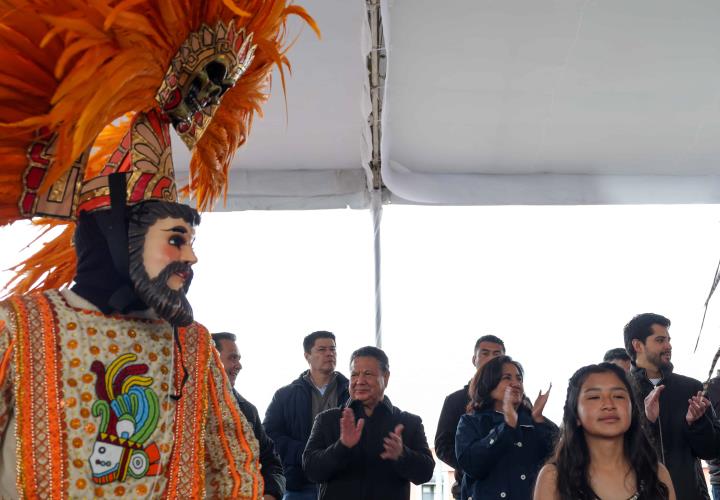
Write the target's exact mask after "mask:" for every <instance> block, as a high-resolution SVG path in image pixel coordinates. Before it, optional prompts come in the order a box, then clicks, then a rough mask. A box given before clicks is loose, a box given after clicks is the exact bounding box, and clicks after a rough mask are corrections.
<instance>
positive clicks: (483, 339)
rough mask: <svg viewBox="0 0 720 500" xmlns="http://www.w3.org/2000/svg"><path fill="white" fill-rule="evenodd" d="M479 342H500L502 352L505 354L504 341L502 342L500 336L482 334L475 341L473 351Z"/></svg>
mask: <svg viewBox="0 0 720 500" xmlns="http://www.w3.org/2000/svg"><path fill="white" fill-rule="evenodd" d="M481 342H492V343H493V344H500V345H501V346H502V350H503V354H505V342H503V341H502V339H501V338H500V337H496V336H495V335H483V336H482V337H480V338H479V339H477V340H476V341H475V349H474V350H473V352H475V351H477V350H478V347H480V343H481Z"/></svg>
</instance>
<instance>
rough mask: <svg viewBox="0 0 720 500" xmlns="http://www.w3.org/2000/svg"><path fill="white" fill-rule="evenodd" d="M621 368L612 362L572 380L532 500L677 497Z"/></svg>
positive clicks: (671, 499)
mask: <svg viewBox="0 0 720 500" xmlns="http://www.w3.org/2000/svg"><path fill="white" fill-rule="evenodd" d="M639 412H640V410H639V407H638V406H637V405H636V401H635V396H634V395H633V391H632V389H631V387H630V383H629V382H628V379H627V377H626V375H625V372H624V371H623V370H622V369H621V368H619V367H618V366H615V365H613V364H611V363H600V364H599V365H589V366H584V367H582V368H580V369H579V370H578V371H576V372H575V374H574V375H573V376H572V377H571V378H570V383H569V385H568V392H567V399H566V400H565V409H564V413H563V425H562V431H561V433H560V440H559V442H558V444H557V447H556V450H555V454H554V456H553V458H552V459H551V460H550V461H549V463H548V464H547V465H545V466H544V467H543V468H542V470H541V471H540V474H539V476H538V481H537V485H536V487H535V497H534V498H535V500H616V499H623V500H624V499H628V500H675V491H674V490H673V485H672V481H671V480H670V474H669V473H668V471H667V469H666V468H665V466H664V465H662V464H660V463H659V462H658V458H657V454H656V453H655V450H654V449H653V447H652V445H651V444H650V441H649V440H648V438H647V435H646V433H645V431H644V429H643V428H642V424H641V419H640V416H641V414H640V413H639Z"/></svg>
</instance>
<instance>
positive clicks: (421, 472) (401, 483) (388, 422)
mask: <svg viewBox="0 0 720 500" xmlns="http://www.w3.org/2000/svg"><path fill="white" fill-rule="evenodd" d="M348 404H349V407H350V408H352V410H353V412H354V413H355V418H356V419H360V418H364V419H365V427H364V428H363V430H362V436H361V437H360V442H359V443H358V444H357V445H356V446H354V447H353V448H346V447H345V445H343V444H342V443H340V417H341V415H342V409H341V408H335V409H332V410H328V411H325V412H323V413H321V414H320V415H318V416H317V418H316V419H315V425H314V426H313V429H312V434H311V435H310V439H309V440H308V443H307V447H306V448H305V453H303V466H304V468H305V472H306V473H307V475H308V477H309V478H310V479H311V480H313V481H316V482H319V483H321V485H320V496H319V497H318V498H319V499H320V500H402V499H409V498H410V481H412V482H413V483H415V484H422V483H425V482H427V481H429V480H430V479H431V478H432V475H433V470H434V469H435V461H434V460H433V458H432V453H431V452H430V449H429V448H428V444H427V439H426V438H425V430H424V429H423V425H422V421H421V420H420V417H418V416H417V415H413V414H411V413H407V412H404V411H400V410H399V409H398V408H396V407H394V406H393V405H392V403H391V402H390V400H389V399H388V398H387V397H385V399H384V400H383V401H382V402H381V403H380V404H379V405H378V406H377V408H375V411H374V412H373V414H372V416H371V417H368V416H366V415H365V411H364V410H363V407H362V404H361V403H360V402H358V401H354V402H349V403H348ZM398 424H403V426H404V429H403V431H402V439H403V445H404V451H403V454H402V456H401V457H400V458H399V459H398V460H397V461H393V460H384V459H382V458H380V454H381V453H382V452H383V450H384V448H383V439H384V438H385V437H386V436H387V435H388V434H389V433H390V432H392V431H394V430H395V427H396V426H397V425H398Z"/></svg>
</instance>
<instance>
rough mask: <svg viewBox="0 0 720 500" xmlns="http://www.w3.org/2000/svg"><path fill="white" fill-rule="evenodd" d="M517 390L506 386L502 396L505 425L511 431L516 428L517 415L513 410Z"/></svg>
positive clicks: (515, 410)
mask: <svg viewBox="0 0 720 500" xmlns="http://www.w3.org/2000/svg"><path fill="white" fill-rule="evenodd" d="M516 390H517V389H515V388H514V387H512V386H511V385H508V386H507V387H506V388H505V394H504V395H503V404H502V411H503V415H505V423H507V424H508V425H509V426H510V427H512V428H513V429H514V428H515V427H517V421H518V414H517V409H515V405H516V401H517V396H516V395H515V392H516Z"/></svg>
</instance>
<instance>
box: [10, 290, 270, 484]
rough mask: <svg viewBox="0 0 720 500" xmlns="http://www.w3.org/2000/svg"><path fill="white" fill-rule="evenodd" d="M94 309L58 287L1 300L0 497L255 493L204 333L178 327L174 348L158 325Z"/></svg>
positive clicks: (236, 415)
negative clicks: (80, 304)
mask: <svg viewBox="0 0 720 500" xmlns="http://www.w3.org/2000/svg"><path fill="white" fill-rule="evenodd" d="M69 300H70V301H72V303H73V305H71V304H70V303H69ZM76 303H84V305H85V306H86V307H74V306H75V305H76ZM93 309H94V308H92V306H90V304H89V303H87V302H85V301H83V300H82V299H80V298H79V297H78V296H77V295H75V294H72V292H67V291H65V292H62V293H60V292H57V291H47V292H38V293H34V294H30V295H27V296H23V297H12V298H10V299H9V300H7V301H5V302H3V303H0V443H1V444H2V450H1V451H2V460H1V461H0V496H1V497H6V496H10V497H40V498H69V497H105V498H114V497H124V496H129V497H133V498H177V497H185V498H198V497H203V496H205V495H207V496H210V497H222V498H231V497H232V498H259V497H261V496H262V491H263V485H262V478H261V476H260V473H259V470H258V469H259V468H258V458H257V457H258V455H259V454H258V448H257V441H256V440H255V437H254V435H253V432H252V428H251V427H250V425H249V424H248V423H247V421H246V419H245V417H244V416H243V414H242V413H241V412H240V411H238V409H237V407H236V405H235V400H234V399H233V396H232V393H231V392H230V387H229V384H228V381H227V377H226V375H225V372H224V370H223V369H222V365H221V362H220V359H219V357H218V355H217V352H216V351H215V350H214V349H212V348H211V342H212V341H211V338H210V335H209V334H208V332H207V330H206V329H205V328H204V327H202V326H200V325H198V324H195V323H194V324H192V325H191V326H189V327H187V328H181V329H179V331H178V334H179V335H178V337H179V341H180V349H178V347H177V346H176V343H175V342H174V339H173V330H172V327H171V326H170V324H169V323H167V322H166V321H164V320H159V319H140V318H132V317H128V316H120V315H113V316H107V315H104V314H102V313H100V312H98V311H96V310H93ZM178 396H179V398H178ZM13 424H14V425H13ZM8 457H12V459H13V460H7V458H8ZM13 481H14V483H15V484H14V485H13V484H12V482H13Z"/></svg>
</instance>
